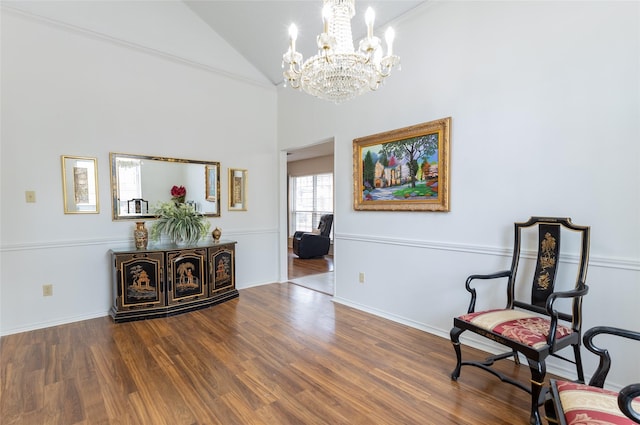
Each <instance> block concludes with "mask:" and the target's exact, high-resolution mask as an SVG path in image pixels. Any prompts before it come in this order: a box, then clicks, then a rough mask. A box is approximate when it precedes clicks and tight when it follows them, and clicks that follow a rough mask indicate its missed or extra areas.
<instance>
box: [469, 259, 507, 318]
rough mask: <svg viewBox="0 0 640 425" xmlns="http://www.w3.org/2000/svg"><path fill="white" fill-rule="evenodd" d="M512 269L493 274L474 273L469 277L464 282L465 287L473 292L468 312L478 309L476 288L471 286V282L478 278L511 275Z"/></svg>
mask: <svg viewBox="0 0 640 425" xmlns="http://www.w3.org/2000/svg"><path fill="white" fill-rule="evenodd" d="M510 276H511V270H502V271H499V272H496V273H491V274H472V275H471V276H469V277H468V278H467V281H466V282H465V283H464V287H465V288H466V289H467V291H468V292H469V293H470V294H471V301H470V302H469V308H468V309H467V313H473V312H474V310H475V309H476V290H475V288H472V287H471V282H472V281H474V280H476V279H478V280H488V279H497V278H501V277H510Z"/></svg>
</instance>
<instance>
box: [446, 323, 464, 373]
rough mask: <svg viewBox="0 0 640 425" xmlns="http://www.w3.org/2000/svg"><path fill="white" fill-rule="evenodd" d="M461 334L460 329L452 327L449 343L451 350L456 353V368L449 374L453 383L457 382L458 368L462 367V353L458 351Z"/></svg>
mask: <svg viewBox="0 0 640 425" xmlns="http://www.w3.org/2000/svg"><path fill="white" fill-rule="evenodd" d="M461 333H462V329H460V328H456V327H453V328H452V329H451V332H450V333H449V334H450V335H451V342H452V343H453V349H454V350H455V352H456V368H455V369H453V372H451V379H453V380H454V381H457V380H458V377H459V376H460V368H461V367H462V352H461V351H460V334H461Z"/></svg>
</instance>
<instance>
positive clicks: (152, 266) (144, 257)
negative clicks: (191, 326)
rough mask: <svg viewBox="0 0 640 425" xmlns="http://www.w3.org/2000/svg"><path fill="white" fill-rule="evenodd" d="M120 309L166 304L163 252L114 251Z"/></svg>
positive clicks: (117, 301) (117, 299)
mask: <svg viewBox="0 0 640 425" xmlns="http://www.w3.org/2000/svg"><path fill="white" fill-rule="evenodd" d="M114 262H115V267H116V282H114V283H115V286H116V288H115V289H116V304H117V308H118V310H120V311H121V310H132V309H140V308H149V307H162V306H165V305H166V304H165V297H164V287H163V285H162V273H163V268H164V255H163V254H162V253H153V252H150V253H149V252H145V253H139V254H138V253H135V254H134V253H126V254H125V253H123V254H115V255H114Z"/></svg>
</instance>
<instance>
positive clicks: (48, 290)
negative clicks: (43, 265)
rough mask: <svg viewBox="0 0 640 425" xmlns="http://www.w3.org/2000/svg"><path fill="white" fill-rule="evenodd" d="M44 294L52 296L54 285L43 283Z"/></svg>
mask: <svg viewBox="0 0 640 425" xmlns="http://www.w3.org/2000/svg"><path fill="white" fill-rule="evenodd" d="M42 296H43V297H52V296H53V285H52V284H50V283H49V284H46V285H42Z"/></svg>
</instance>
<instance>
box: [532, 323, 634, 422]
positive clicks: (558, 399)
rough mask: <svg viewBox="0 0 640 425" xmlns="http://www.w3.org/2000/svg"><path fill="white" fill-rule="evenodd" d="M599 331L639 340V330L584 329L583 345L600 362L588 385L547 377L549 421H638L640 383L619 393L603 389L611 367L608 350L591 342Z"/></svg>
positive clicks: (546, 406) (605, 327) (628, 386)
mask: <svg viewBox="0 0 640 425" xmlns="http://www.w3.org/2000/svg"><path fill="white" fill-rule="evenodd" d="M600 334H609V335H616V336H619V337H623V338H628V339H633V340H636V341H640V332H634V331H630V330H626V329H620V328H613V327H609V326H598V327H595V328H591V329H589V330H588V331H586V332H585V333H584V346H585V347H586V348H587V349H588V350H589V351H591V352H592V353H594V354H595V355H597V356H598V357H600V363H599V364H598V368H597V369H596V371H595V373H594V374H593V377H592V378H591V380H590V381H589V385H584V384H577V383H575V382H569V381H563V380H555V379H551V380H550V386H551V394H550V395H549V397H548V398H547V401H546V402H545V411H546V414H547V420H548V421H549V423H550V424H560V425H570V424H574V423H580V424H611V425H631V424H633V423H638V424H640V410H639V409H640V383H636V384H631V385H627V386H626V387H624V388H623V389H622V390H621V391H620V392H619V393H617V392H615V391H611V390H607V389H604V388H603V387H604V381H605V379H606V378H607V374H608V373H609V369H610V368H611V356H610V355H609V351H607V350H606V349H604V348H600V347H597V346H596V345H595V344H594V343H593V339H594V337H596V336H597V335H600ZM639 352H640V350H639ZM636 398H637V399H636ZM634 399H635V400H634ZM634 407H635V408H634Z"/></svg>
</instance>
